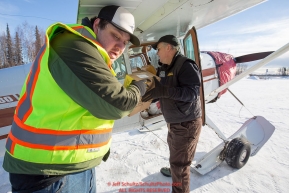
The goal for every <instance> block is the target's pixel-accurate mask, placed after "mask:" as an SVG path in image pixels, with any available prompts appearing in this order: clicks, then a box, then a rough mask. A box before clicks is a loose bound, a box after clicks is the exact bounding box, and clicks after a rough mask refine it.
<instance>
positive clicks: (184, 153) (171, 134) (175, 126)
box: [167, 118, 202, 193]
mask: <svg viewBox="0 0 289 193" xmlns="http://www.w3.org/2000/svg"><path fill="white" fill-rule="evenodd" d="M201 128H202V119H201V118H198V119H196V120H193V121H187V122H182V123H168V129H169V131H168V138H167V141H168V145H169V149H170V160H169V161H170V169H171V175H172V182H173V184H172V192H173V193H179V192H180V193H187V192H190V165H191V162H192V160H193V158H194V155H195V152H196V148H197V143H198V140H199V137H200V133H201Z"/></svg>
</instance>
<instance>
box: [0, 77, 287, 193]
mask: <svg viewBox="0 0 289 193" xmlns="http://www.w3.org/2000/svg"><path fill="white" fill-rule="evenodd" d="M230 90H231V91H232V92H233V93H234V94H235V95H236V96H237V97H238V99H239V100H240V101H242V103H243V104H244V106H242V105H241V104H240V103H239V102H238V101H237V100H236V99H235V98H234V97H233V96H232V95H231V94H230V93H229V92H227V93H225V94H224V95H222V97H221V98H220V99H219V100H218V101H217V102H216V103H212V104H208V105H206V112H207V115H208V116H209V117H210V118H211V119H212V120H213V121H214V123H215V124H216V125H217V126H218V127H219V128H220V129H221V131H222V132H223V134H224V135H225V136H226V137H229V136H230V135H232V134H233V133H234V132H235V131H236V130H237V129H239V128H240V127H241V126H242V124H243V123H244V122H245V121H246V120H248V119H249V118H251V117H253V116H255V115H260V116H263V117H265V118H266V119H267V120H269V121H270V122H271V123H272V124H273V125H274V126H275V128H276V129H275V132H274V133H273V135H272V137H271V138H270V139H269V140H268V142H267V143H266V144H265V145H264V146H263V147H262V148H261V150H260V151H259V152H258V153H257V155H255V156H253V157H250V158H249V161H248V163H247V164H246V165H245V166H244V167H243V168H241V169H239V170H238V169H233V168H231V167H230V166H228V165H227V164H226V162H223V163H221V165H220V166H218V167H217V168H215V169H214V170H213V171H211V172H209V173H207V174H205V175H201V174H198V173H197V172H194V173H191V178H190V181H191V182H190V190H191V192H194V193H199V192H222V193H234V192H238V193H239V192H256V193H260V192H270V193H274V192H276V193H282V192H288V189H289V183H288V182H289V162H288V160H289V140H288V138H289V132H288V129H289V119H288V115H289V79H287V78H275V79H269V80H262V79H250V78H245V79H242V80H240V81H239V82H237V83H236V84H234V85H232V86H231V87H230ZM166 136H167V128H166V126H165V125H164V126H163V127H162V128H161V129H160V130H156V131H154V132H153V133H152V132H147V133H140V132H138V131H137V130H130V131H126V132H122V133H114V134H113V143H112V146H111V154H110V157H109V159H108V161H107V162H103V163H101V164H100V165H99V166H97V167H96V184H97V192H121V191H124V190H126V192H132V190H135V191H139V192H140V191H141V188H144V190H152V192H160V190H163V191H165V190H169V189H170V188H171V187H170V186H168V185H167V184H169V183H171V178H168V177H165V176H163V175H162V174H161V173H160V172H159V170H160V168H161V167H164V166H169V161H168V159H169V150H168V146H167V144H166ZM220 143H221V140H220V139H219V138H218V136H217V135H216V134H215V133H214V132H213V130H212V129H210V128H208V127H207V126H205V127H203V129H202V133H201V137H200V140H199V143H198V147H197V151H196V154H195V158H194V161H193V163H195V161H196V160H198V159H199V158H200V157H202V156H203V155H205V154H206V153H207V152H209V151H210V150H211V149H213V148H214V147H216V146H217V145H218V144H220ZM0 162H1V165H2V162H3V157H2V158H0ZM145 183H146V184H145ZM150 183H152V184H150ZM137 184H143V185H144V186H137ZM152 188H160V189H155V190H153V189H152ZM9 191H10V184H9V179H8V174H7V173H6V172H5V171H4V170H3V168H2V167H1V168H0V193H6V192H9ZM169 191H170V190H169ZM141 192H144V191H141ZM146 192H147V191H146Z"/></svg>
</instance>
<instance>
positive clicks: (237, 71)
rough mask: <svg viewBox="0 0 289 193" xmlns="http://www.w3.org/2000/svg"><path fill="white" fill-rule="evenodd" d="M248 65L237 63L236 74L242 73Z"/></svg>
mask: <svg viewBox="0 0 289 193" xmlns="http://www.w3.org/2000/svg"><path fill="white" fill-rule="evenodd" d="M247 67H248V65H247V64H244V63H238V64H237V69H236V76H237V75H239V74H241V73H242V72H244V71H245V70H246V69H247Z"/></svg>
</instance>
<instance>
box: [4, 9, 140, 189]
mask: <svg viewBox="0 0 289 193" xmlns="http://www.w3.org/2000/svg"><path fill="white" fill-rule="evenodd" d="M134 29H135V24H134V17H133V15H132V14H131V13H129V12H128V11H127V10H126V9H124V8H122V7H119V6H114V5H113V6H106V7H104V8H102V9H101V11H100V12H99V14H98V16H97V17H95V18H92V19H90V20H89V19H88V18H85V19H83V22H82V25H79V24H69V25H65V24H62V23H56V24H53V25H52V26H50V27H49V28H48V29H47V32H46V42H45V44H44V45H43V47H42V48H41V50H40V51H39V53H38V55H37V57H36V58H35V61H34V64H33V65H32V68H31V71H30V73H29V76H28V78H27V79H26V82H25V83H24V85H23V88H22V91H21V94H20V99H19V102H18V104H17V107H16V111H15V115H14V120H13V123H12V127H11V132H10V134H9V135H8V138H7V142H6V153H5V157H4V162H3V168H4V169H5V170H6V171H7V172H9V175H10V176H9V177H10V182H11V185H12V192H18V193H25V192H29V193H30V192H37V193H44V192H45V193H46V192H47V193H48V192H59V193H60V192H62V193H64V192H66V193H67V192H71V193H84V192H85V193H88V192H89V193H94V192H96V182H95V170H94V167H95V166H97V165H99V164H100V163H101V161H102V160H103V161H106V159H107V158H108V156H109V149H110V144H111V135H112V128H113V124H114V120H117V119H120V118H122V117H125V116H127V115H128V114H129V113H130V112H131V111H132V110H133V109H134V107H135V106H136V105H137V103H138V102H139V101H140V98H141V96H142V95H143V94H144V93H145V91H146V85H145V84H144V82H142V81H133V82H132V83H131V85H130V86H129V87H128V88H124V87H123V86H122V84H120V83H119V82H118V80H117V79H116V78H115V73H114V71H113V69H112V66H111V65H112V62H114V61H115V60H116V59H117V58H119V57H120V56H121V54H122V53H123V52H124V49H125V47H126V45H127V44H128V42H131V43H132V44H135V45H139V44H140V42H139V40H138V38H137V37H136V36H134V35H133V31H134ZM99 175H101V174H99Z"/></svg>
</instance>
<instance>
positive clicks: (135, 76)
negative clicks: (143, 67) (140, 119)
mask: <svg viewBox="0 0 289 193" xmlns="http://www.w3.org/2000/svg"><path fill="white" fill-rule="evenodd" d="M154 76H155V75H154V74H152V73H150V72H147V71H136V72H133V73H132V74H127V75H126V76H125V80H124V84H123V85H124V86H125V87H126V88H127V87H128V86H129V85H130V83H131V82H132V81H133V80H144V79H145V80H146V79H152V78H153V77H154ZM157 78H158V79H159V77H157ZM151 102H152V101H147V102H142V101H140V102H139V103H138V104H137V105H136V107H135V108H134V109H133V110H132V111H131V113H130V114H129V115H128V116H129V117H130V116H133V115H135V114H136V113H138V112H140V111H143V110H145V109H148V108H149V106H150V104H151Z"/></svg>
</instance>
